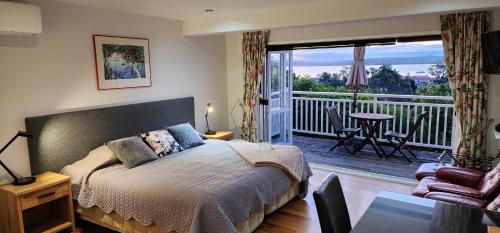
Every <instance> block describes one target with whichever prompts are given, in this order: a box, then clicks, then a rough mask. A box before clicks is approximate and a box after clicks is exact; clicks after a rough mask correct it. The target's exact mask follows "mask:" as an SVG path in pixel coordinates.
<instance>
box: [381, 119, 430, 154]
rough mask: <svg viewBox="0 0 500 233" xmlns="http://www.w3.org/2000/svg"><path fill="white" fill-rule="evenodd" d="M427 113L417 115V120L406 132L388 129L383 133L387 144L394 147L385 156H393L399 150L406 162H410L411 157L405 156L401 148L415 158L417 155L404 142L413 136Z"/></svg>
mask: <svg viewBox="0 0 500 233" xmlns="http://www.w3.org/2000/svg"><path fill="white" fill-rule="evenodd" d="M428 115H429V113H428V112H423V113H421V114H420V115H418V117H417V120H416V121H415V122H414V123H413V124H412V125H411V127H410V130H409V132H408V133H407V134H402V133H396V132H393V131H388V132H387V133H385V137H386V138H387V141H389V144H390V145H391V146H392V147H393V148H394V149H393V150H392V151H391V153H389V154H388V155H387V157H386V158H389V157H390V156H393V155H394V154H395V153H396V152H399V153H401V155H403V157H405V158H406V159H407V160H408V162H410V163H411V162H412V161H411V159H410V158H409V157H408V156H406V154H405V153H403V151H402V150H401V149H402V148H404V149H406V150H407V151H408V152H409V153H410V154H411V155H412V156H413V157H414V158H417V156H416V155H415V154H414V153H413V151H412V150H411V149H410V148H409V147H408V146H407V145H406V143H407V142H408V141H410V139H412V138H413V136H414V135H415V132H416V131H417V129H418V127H420V124H422V120H423V119H424V118H426V117H427V116H428Z"/></svg>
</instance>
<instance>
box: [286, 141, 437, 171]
mask: <svg viewBox="0 0 500 233" xmlns="http://www.w3.org/2000/svg"><path fill="white" fill-rule="evenodd" d="M336 143H337V142H336V141H335V140H332V139H326V138H315V137H306V136H297V135H294V136H293V144H294V145H296V146H298V147H299V148H300V149H301V150H302V152H304V156H305V157H306V159H307V161H309V162H310V163H317V164H325V165H330V166H335V167H341V168H348V169H354V170H359V171H363V172H371V173H378V174H384V175H390V176H395V177H401V178H407V179H412V180H413V179H415V172H416V171H417V169H418V167H419V166H420V165H421V164H422V163H425V162H429V161H437V158H438V156H439V155H440V153H438V152H430V151H421V150H416V149H414V150H413V151H414V152H415V154H416V155H417V158H418V159H414V158H413V157H411V159H412V160H413V162H412V163H409V162H408V161H407V160H406V159H404V158H403V157H402V156H400V155H399V154H396V156H393V157H390V158H388V159H382V158H380V157H379V156H378V155H377V154H376V153H375V152H374V151H373V149H372V148H371V146H369V145H367V146H365V147H364V148H363V150H361V151H360V152H358V153H356V154H354V155H352V154H349V153H348V152H347V151H346V150H345V149H344V148H342V147H337V148H335V149H334V150H333V151H329V150H330V148H331V147H332V146H333V145H335V144H336ZM384 150H385V151H386V152H390V151H391V148H389V147H384ZM406 154H407V155H408V156H410V154H409V153H406Z"/></svg>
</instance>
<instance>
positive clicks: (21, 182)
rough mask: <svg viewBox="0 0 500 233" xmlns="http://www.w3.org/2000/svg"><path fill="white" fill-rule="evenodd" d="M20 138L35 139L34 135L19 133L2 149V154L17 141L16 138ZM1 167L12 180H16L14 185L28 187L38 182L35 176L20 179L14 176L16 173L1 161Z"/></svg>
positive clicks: (0, 152) (0, 150)
mask: <svg viewBox="0 0 500 233" xmlns="http://www.w3.org/2000/svg"><path fill="white" fill-rule="evenodd" d="M19 136H21V137H25V138H32V137H34V135H33V134H30V133H27V132H22V131H19V132H17V134H16V135H15V136H14V137H13V138H12V139H10V141H9V142H7V144H6V145H5V146H4V147H2V149H0V154H2V152H3V151H4V150H5V149H7V147H9V146H10V144H12V142H14V141H15V140H16V138H17V137H19ZM0 165H1V166H2V167H3V168H4V169H5V170H6V171H7V173H9V175H10V176H11V177H12V178H14V182H12V184H13V185H27V184H31V183H33V182H35V181H36V177H33V176H29V177H21V178H18V177H17V176H16V175H14V173H13V172H12V171H11V170H10V169H9V168H8V167H7V166H5V164H4V163H3V162H2V161H1V160H0Z"/></svg>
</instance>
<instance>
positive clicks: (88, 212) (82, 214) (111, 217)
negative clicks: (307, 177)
mask: <svg viewBox="0 0 500 233" xmlns="http://www.w3.org/2000/svg"><path fill="white" fill-rule="evenodd" d="M301 186H303V184H302V183H300V184H299V183H295V184H294V185H292V186H291V187H290V189H289V190H288V192H286V193H284V194H283V195H280V196H278V197H277V198H276V200H274V201H273V202H272V203H271V204H269V205H266V206H265V207H264V209H263V210H262V211H260V212H258V213H250V214H249V218H248V220H247V221H245V222H242V223H237V224H235V228H236V229H237V230H238V232H240V233H250V232H253V231H254V230H255V229H257V227H258V226H259V225H260V224H261V223H262V222H263V221H264V216H265V215H268V214H270V213H272V212H274V211H276V210H277V209H279V208H281V207H282V206H284V205H285V204H287V203H288V202H289V201H291V200H292V199H293V198H295V197H298V198H301V196H302V195H300V194H302V192H300V191H301V189H302V188H303V187H301ZM306 193H307V192H306ZM75 212H76V216H77V217H78V218H80V219H83V220H85V221H88V222H91V223H94V224H97V225H100V226H102V227H105V228H108V229H111V230H114V231H118V232H124V233H175V231H166V230H163V229H162V228H160V227H158V226H157V225H155V224H152V225H148V226H144V225H142V224H140V223H138V222H137V221H135V220H134V219H128V220H126V219H123V218H122V217H120V216H119V215H118V214H117V213H116V212H114V211H113V212H111V213H106V212H104V211H102V210H101V209H100V208H99V207H97V206H94V207H91V208H84V207H82V206H80V205H78V203H75Z"/></svg>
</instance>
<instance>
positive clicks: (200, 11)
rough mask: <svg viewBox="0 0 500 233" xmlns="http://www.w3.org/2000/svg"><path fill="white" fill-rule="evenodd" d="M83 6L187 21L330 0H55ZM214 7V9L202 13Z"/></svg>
mask: <svg viewBox="0 0 500 233" xmlns="http://www.w3.org/2000/svg"><path fill="white" fill-rule="evenodd" d="M58 1H60V2H67V3H72V4H77V5H82V6H89V7H95V8H103V9H109V10H118V11H123V12H128V13H135V14H142V15H149V16H156V17H161V18H167V19H176V20H187V19H195V18H201V17H209V16H223V15H228V14H232V15H234V14H238V13H250V12H253V11H261V10H269V9H272V8H283V7H290V6H300V5H307V4H313V3H322V2H329V1H332V0H140V1H137V0H58ZM206 9H213V10H214V11H213V12H209V13H208V12H205V10H206Z"/></svg>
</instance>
